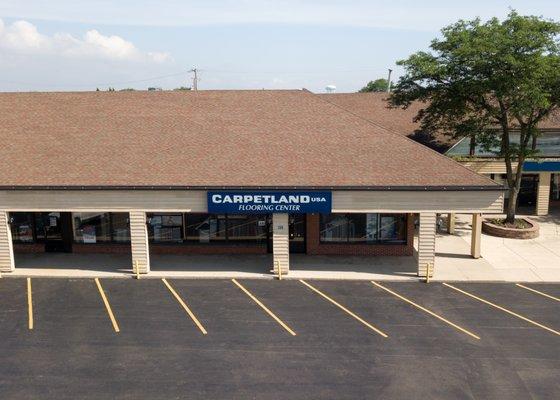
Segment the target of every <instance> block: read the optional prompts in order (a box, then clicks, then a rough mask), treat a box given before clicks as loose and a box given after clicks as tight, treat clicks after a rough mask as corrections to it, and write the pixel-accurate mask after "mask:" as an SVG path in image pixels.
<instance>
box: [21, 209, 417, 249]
mask: <svg viewBox="0 0 560 400" xmlns="http://www.w3.org/2000/svg"><path fill="white" fill-rule="evenodd" d="M319 229H320V228H319V214H307V217H306V251H307V254H310V255H353V256H411V255H412V253H413V240H414V214H408V216H407V242H406V244H373V245H372V244H337V243H320V241H319ZM44 251H45V245H44V244H43V243H33V244H18V243H16V244H14V252H16V253H42V252H44ZM72 252H73V253H80V254H85V253H98V254H130V244H124V243H122V244H121V243H95V244H83V243H74V244H73V246H72ZM267 252H268V246H267V245H266V243H265V244H261V245H230V246H226V245H223V246H217V245H211V246H205V245H200V244H176V245H172V244H170V245H162V244H154V243H150V253H151V254H178V255H180V254H266V253H267Z"/></svg>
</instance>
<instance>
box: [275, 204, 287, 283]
mask: <svg viewBox="0 0 560 400" xmlns="http://www.w3.org/2000/svg"><path fill="white" fill-rule="evenodd" d="M272 256H273V264H274V266H273V271H274V273H275V274H278V268H281V271H282V273H283V274H287V273H288V272H289V271H290V224H289V220H288V214H272Z"/></svg>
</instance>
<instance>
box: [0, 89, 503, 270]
mask: <svg viewBox="0 0 560 400" xmlns="http://www.w3.org/2000/svg"><path fill="white" fill-rule="evenodd" d="M0 140H1V142H2V143H3V146H2V147H0V171H1V174H0V270H1V271H11V270H13V269H14V266H15V267H16V268H17V265H15V263H14V255H13V253H14V251H15V252H35V253H41V252H45V251H47V252H51V251H63V252H79V253H84V252H86V253H88V252H91V253H101V252H102V253H130V254H131V261H132V263H133V265H138V267H139V269H140V270H141V272H148V271H149V270H150V254H156V253H157V254H263V253H267V252H270V253H272V254H273V260H274V269H275V271H278V269H279V268H281V269H282V270H283V271H284V272H287V271H288V270H289V255H290V253H294V252H302V253H307V254H310V255H313V254H337V255H338V254H346V255H369V256H377V255H386V256H387V255H388V256H391V255H395V256H396V255H399V256H403V255H406V256H412V254H413V236H414V218H415V215H417V214H419V221H420V222H419V224H420V226H419V247H418V273H419V274H420V275H422V274H425V271H426V266H427V265H428V264H433V262H434V251H435V230H436V214H437V213H452V212H458V213H472V214H473V215H474V221H475V223H476V224H477V226H478V227H479V226H480V218H479V215H480V213H498V212H500V211H501V210H502V206H503V205H502V203H503V190H502V188H501V186H500V185H497V184H495V183H494V182H493V181H491V180H490V179H488V178H485V177H482V176H480V175H478V174H476V173H474V172H472V171H470V170H468V169H466V168H464V167H462V166H461V165H459V164H458V163H456V162H455V161H453V160H451V159H449V158H447V157H445V156H442V155H441V154H438V153H436V152H434V151H432V150H430V149H428V148H426V147H424V146H421V145H419V144H418V143H415V142H414V141H412V140H409V139H407V138H405V137H404V136H402V135H399V134H395V133H394V132H393V131H390V130H387V129H385V128H382V127H380V126H379V125H378V124H376V123H373V122H370V121H367V120H365V119H364V118H362V117H359V116H356V115H355V114H354V113H351V112H348V111H346V110H345V109H343V108H341V107H339V106H336V105H333V104H331V103H330V102H328V101H326V100H325V99H324V97H320V96H317V95H315V94H312V93H310V92H308V91H305V90H303V91H301V90H288V91H263V90H259V91H199V92H187V91H185V92H157V91H151V92H80V93H69V92H66V93H2V94H0ZM282 196H285V197H282ZM479 240H480V231H478V235H473V241H474V244H475V245H474V246H473V256H475V257H478V256H479V247H477V246H479ZM187 267H188V266H187ZM269 269H270V265H266V266H263V272H266V271H268V270H269Z"/></svg>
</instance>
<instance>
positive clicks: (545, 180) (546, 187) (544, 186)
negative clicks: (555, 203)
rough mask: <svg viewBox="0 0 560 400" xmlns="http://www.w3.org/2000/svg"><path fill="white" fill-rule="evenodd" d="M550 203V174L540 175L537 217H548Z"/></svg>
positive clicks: (542, 173) (543, 173)
mask: <svg viewBox="0 0 560 400" xmlns="http://www.w3.org/2000/svg"><path fill="white" fill-rule="evenodd" d="M549 201H550V172H541V173H539V186H538V189H537V209H536V213H535V214H537V215H548V203H549Z"/></svg>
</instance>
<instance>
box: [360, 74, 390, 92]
mask: <svg viewBox="0 0 560 400" xmlns="http://www.w3.org/2000/svg"><path fill="white" fill-rule="evenodd" d="M387 83H388V82H387V79H383V78H379V79H376V80H374V81H369V82H368V84H367V85H365V86H364V87H363V88H361V89H360V93H366V92H386V91H387Z"/></svg>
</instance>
